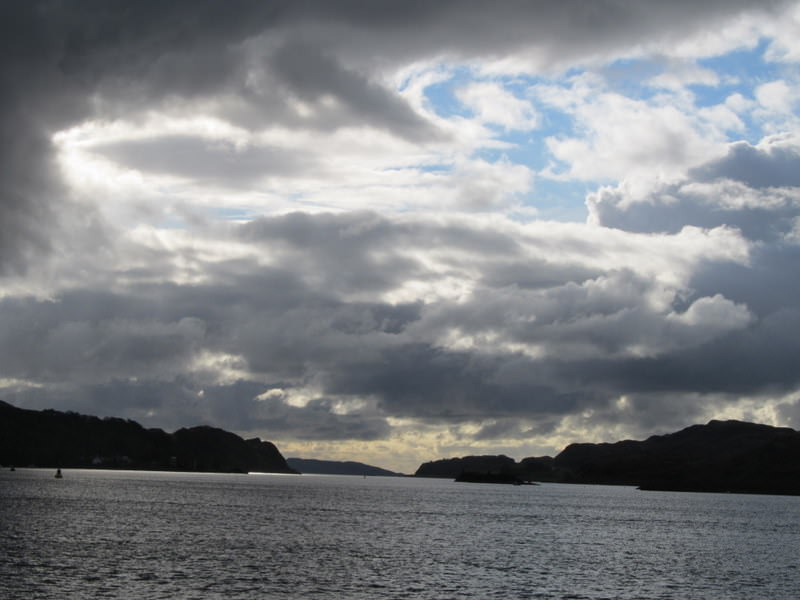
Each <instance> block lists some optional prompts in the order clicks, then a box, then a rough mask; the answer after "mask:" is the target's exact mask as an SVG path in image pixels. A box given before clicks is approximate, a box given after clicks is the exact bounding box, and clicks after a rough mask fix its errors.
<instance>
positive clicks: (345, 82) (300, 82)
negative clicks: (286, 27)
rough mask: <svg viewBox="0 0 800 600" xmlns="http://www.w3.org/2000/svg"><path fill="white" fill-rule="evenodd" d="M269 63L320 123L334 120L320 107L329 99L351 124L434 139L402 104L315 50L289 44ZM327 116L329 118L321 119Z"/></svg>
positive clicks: (422, 123) (300, 44)
mask: <svg viewBox="0 0 800 600" xmlns="http://www.w3.org/2000/svg"><path fill="white" fill-rule="evenodd" d="M271 61H272V66H273V68H274V72H275V74H276V75H277V76H278V79H279V80H280V82H282V83H284V84H285V85H286V86H287V87H288V89H289V91H290V92H291V93H292V94H294V95H296V96H298V97H299V98H300V99H302V100H304V101H307V102H312V103H315V104H316V108H317V110H320V109H321V110H322V113H323V116H322V117H321V118H319V119H320V120H321V121H327V120H329V119H330V117H334V118H335V117H337V115H336V112H335V111H331V109H326V105H325V103H324V100H325V99H326V97H332V98H334V99H335V100H336V101H337V102H338V103H340V104H342V105H343V106H344V107H345V110H346V111H347V113H349V121H350V122H351V123H358V124H363V123H368V124H372V125H378V126H379V127H387V126H388V127H389V128H390V129H391V130H393V131H395V132H397V133H399V134H400V135H402V136H403V137H406V138H409V139H412V140H423V139H426V138H431V137H433V136H435V131H434V129H433V127H432V126H431V125H430V124H429V123H427V122H426V121H425V120H423V119H422V118H421V117H420V116H418V115H417V113H415V112H414V111H413V110H412V109H411V107H410V106H408V104H406V102H405V101H403V100H401V99H400V98H399V97H398V96H396V95H395V94H393V93H391V92H390V91H389V90H387V89H385V88H383V87H381V86H380V85H378V84H377V83H375V82H372V81H370V80H369V79H367V77H365V76H364V75H361V74H359V73H357V72H355V71H352V70H349V69H346V68H344V67H343V66H341V65H340V64H339V63H338V61H337V60H336V59H335V58H334V57H332V56H330V55H326V54H325V53H324V52H323V51H321V50H320V49H319V48H316V47H314V46H311V45H309V44H305V43H298V42H290V43H288V44H286V45H284V46H282V47H281V48H279V49H278V51H277V52H276V53H275V54H274V55H273V56H272V57H271ZM331 112H333V114H332V115H330V117H326V116H325V113H331ZM340 119H341V116H339V117H338V119H337V120H340Z"/></svg>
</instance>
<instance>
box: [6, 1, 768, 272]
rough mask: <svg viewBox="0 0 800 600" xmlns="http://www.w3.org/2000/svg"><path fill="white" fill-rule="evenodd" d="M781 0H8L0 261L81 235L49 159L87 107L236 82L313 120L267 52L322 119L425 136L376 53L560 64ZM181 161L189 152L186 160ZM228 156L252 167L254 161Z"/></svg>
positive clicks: (190, 95)
mask: <svg viewBox="0 0 800 600" xmlns="http://www.w3.org/2000/svg"><path fill="white" fill-rule="evenodd" d="M781 5H782V3H759V4H758V6H754V5H753V4H752V3H749V2H707V3H702V4H699V5H698V4H696V3H691V5H689V4H684V3H681V2H669V3H635V4H632V5H631V4H620V3H617V2H603V3H600V2H596V3H595V2H593V3H585V2H566V3H564V2H562V3H558V4H553V3H550V2H542V3H538V2H534V3H530V2H506V3H501V4H500V5H497V6H495V5H492V6H489V5H487V4H485V3H482V2H437V3H420V2H386V3H380V4H379V5H375V4H373V3H369V2H367V3H365V2H360V1H352V2H341V3H335V4H332V3H328V2H316V1H307V2H302V1H301V2H280V1H274V2H238V3H235V4H233V5H231V4H228V3H219V2H214V1H204V0H200V1H191V2H180V1H178V2H169V3H158V2H123V1H110V2H108V1H93V0H83V1H79V2H62V1H55V2H44V1H43V2H6V3H3V6H2V8H1V9H0V11H2V15H1V16H2V19H0V21H1V22H2V25H1V26H0V27H2V29H0V34H2V35H0V37H2V39H3V44H4V52H3V59H2V61H0V89H2V93H1V94H0V133H2V135H3V139H4V140H13V143H6V144H4V147H3V150H2V151H0V168H2V171H3V173H4V178H3V182H2V183H0V233H1V234H2V235H0V250H2V252H0V256H1V257H2V258H0V269H2V270H3V271H5V272H8V271H9V270H12V271H13V270H18V271H19V270H24V269H25V267H26V266H28V265H29V264H30V261H31V260H34V259H35V257H36V256H40V255H42V254H43V253H46V252H47V251H48V249H49V248H50V247H51V246H52V244H53V242H54V239H55V238H58V239H57V240H55V241H58V242H59V243H61V244H62V245H68V244H69V243H71V242H73V241H74V240H76V239H78V238H80V237H81V236H83V237H85V236H86V233H80V234H75V233H74V232H69V231H64V230H63V229H60V228H59V227H58V225H57V221H58V220H59V219H58V216H59V211H60V210H61V209H63V208H64V204H65V199H64V198H65V193H64V190H63V189H62V188H61V187H60V185H59V181H58V176H57V175H56V173H55V171H54V170H53V167H52V159H53V150H52V146H51V142H50V135H51V134H52V133H54V132H56V131H58V130H60V129H64V128H66V127H68V126H69V125H71V124H74V123H76V122H79V121H80V120H83V119H86V118H115V117H119V116H123V115H124V116H130V115H131V113H132V112H133V113H135V112H136V111H139V110H141V109H142V108H145V107H148V108H149V107H153V106H157V105H159V104H164V103H173V104H174V103H175V102H180V101H184V102H189V101H191V100H193V99H202V98H208V97H214V98H216V99H218V100H220V101H221V100H222V99H224V98H226V97H227V98H229V99H230V98H238V99H239V104H241V105H242V107H240V109H239V110H240V112H241V111H243V113H248V112H249V113H250V114H251V115H252V114H257V113H259V112H261V113H263V114H264V115H266V118H267V119H275V120H277V121H279V122H281V120H282V119H288V120H287V121H285V122H287V123H290V124H292V125H293V126H302V122H301V121H298V120H297V119H294V121H292V120H291V118H290V116H291V112H292V111H291V109H290V107H288V106H286V104H287V101H288V100H289V99H290V98H289V97H287V96H286V94H284V93H280V92H276V91H274V90H266V91H264V90H261V91H260V92H259V91H255V92H254V91H253V90H252V89H250V88H249V87H248V85H249V84H248V81H249V80H248V78H249V77H250V75H251V74H252V73H251V69H253V68H256V67H257V69H256V70H258V69H261V70H263V71H265V72H266V74H265V77H266V82H267V86H270V85H272V83H273V82H274V83H276V85H277V87H282V88H285V89H286V90H288V91H289V92H291V93H290V94H289V96H291V95H292V94H295V95H299V96H302V97H306V98H311V99H318V98H322V97H323V96H325V95H326V94H328V95H331V96H333V97H336V98H338V99H339V101H340V103H341V104H342V105H343V106H344V107H345V110H344V113H342V112H341V111H339V112H336V111H334V112H330V113H328V115H327V117H325V119H324V120H325V121H326V123H324V126H328V127H331V126H334V127H335V126H337V125H338V124H342V123H352V122H354V119H358V120H360V121H363V120H366V121H367V122H369V123H371V124H372V125H374V126H377V127H383V128H386V129H387V130H390V131H395V132H396V133H398V134H399V135H402V136H405V137H407V138H410V139H415V140H418V139H428V138H430V136H434V137H435V136H436V135H437V133H436V132H435V131H434V130H432V129H431V127H430V126H429V125H428V124H426V123H424V122H422V121H420V119H419V117H416V116H414V114H413V113H412V112H411V111H410V109H409V108H408V107H407V106H406V105H405V104H403V102H402V101H401V100H399V99H398V98H397V97H396V96H394V95H392V94H390V93H388V92H387V91H386V90H385V89H383V88H382V87H381V84H379V83H378V80H377V78H376V77H375V72H376V70H377V69H378V68H380V67H383V66H385V65H398V64H401V63H407V62H409V61H413V60H417V59H420V58H426V57H431V56H445V55H449V56H454V57H474V56H478V55H481V56H495V57H502V56H505V55H507V54H508V53H509V52H512V51H515V50H518V49H520V48H523V47H527V48H531V49H532V50H533V51H534V52H535V53H536V52H538V53H539V56H540V64H542V65H552V64H554V61H556V59H558V61H560V62H561V63H564V62H568V61H570V60H580V59H581V58H586V57H589V56H590V55H593V54H594V53H596V52H597V51H603V50H604V49H610V48H620V47H630V46H632V45H635V44H637V43H639V42H641V41H643V40H649V39H653V37H654V35H655V33H656V31H660V32H664V33H663V35H664V36H665V37H666V38H676V37H679V36H682V35H685V34H686V32H687V29H689V30H692V29H697V28H700V27H703V28H707V27H710V26H711V23H713V22H720V21H721V20H725V19H728V18H733V17H734V16H735V15H737V14H738V13H739V12H740V11H742V10H758V11H762V10H771V9H774V8H776V7H779V6H781ZM689 7H691V10H688V8H689ZM261 38H263V39H265V40H267V43H266V45H265V46H264V47H263V53H264V54H263V55H261V56H260V55H258V54H257V55H256V56H251V55H249V54H248V52H250V51H252V48H259V46H258V44H252V43H251V44H250V45H248V42H252V41H253V40H257V39H261ZM275 49H278V51H277V53H274V54H273V51H274V50H275ZM344 64H346V65H348V67H346V68H345V67H343V66H342V65H344ZM222 104H224V102H223V103H222ZM221 110H223V111H224V110H225V109H224V108H222V109H221ZM232 110H233V109H232ZM316 126H323V124H322V123H316ZM271 158H274V157H271ZM177 166H178V168H183V167H185V165H181V164H180V161H178V165H177ZM228 167H230V168H232V169H234V170H236V169H245V170H248V169H249V163H247V162H245V166H236V165H233V164H228ZM220 170H221V171H222V170H223V169H220ZM96 233H97V232H94V233H92V235H96Z"/></svg>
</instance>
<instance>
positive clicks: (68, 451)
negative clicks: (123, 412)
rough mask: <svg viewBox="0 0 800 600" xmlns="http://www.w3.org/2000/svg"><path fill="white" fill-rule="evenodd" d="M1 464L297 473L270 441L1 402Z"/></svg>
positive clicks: (193, 428)
mask: <svg viewBox="0 0 800 600" xmlns="http://www.w3.org/2000/svg"><path fill="white" fill-rule="evenodd" d="M0 464H2V465H16V466H39V467H73V468H77V467H104V468H123V469H153V470H179V471H208V472H235V473H246V472H248V471H261V472H268V473H296V471H295V470H293V469H292V468H291V467H289V465H288V464H287V463H286V460H285V459H284V458H283V456H282V455H281V453H280V451H279V450H278V449H277V448H276V447H275V445H274V444H273V443H272V442H267V441H262V440H260V439H259V438H253V439H249V440H245V439H243V438H241V437H239V436H238V435H236V434H235V433H231V432H229V431H224V430H222V429H218V428H215V427H208V426H199V427H189V428H183V429H179V430H177V431H176V432H175V433H172V434H169V433H166V432H165V431H163V430H161V429H145V428H144V427H142V426H141V425H139V424H138V423H136V422H135V421H131V420H126V419H119V418H115V417H107V418H104V419H101V418H99V417H93V416H89V415H81V414H78V413H74V412H60V411H56V410H42V411H38V410H27V409H22V408H17V407H15V406H12V405H11V404H8V403H7V402H3V401H0Z"/></svg>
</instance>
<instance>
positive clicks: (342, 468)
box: [286, 457, 404, 477]
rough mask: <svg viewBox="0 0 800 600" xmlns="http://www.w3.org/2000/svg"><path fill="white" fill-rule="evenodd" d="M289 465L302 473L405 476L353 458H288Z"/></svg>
mask: <svg viewBox="0 0 800 600" xmlns="http://www.w3.org/2000/svg"><path fill="white" fill-rule="evenodd" d="M286 462H287V463H288V464H289V466H290V467H291V468H293V469H295V470H297V471H300V472H301V473H309V474H311V473H313V474H318V475H369V476H370V477H404V475H403V474H402V473H395V472H394V471H389V470H387V469H381V468H380V467H374V466H372V465H366V464H364V463H360V462H354V461H351V460H347V461H339V460H318V459H316V458H293V457H290V458H287V459H286Z"/></svg>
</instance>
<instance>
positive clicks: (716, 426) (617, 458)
mask: <svg viewBox="0 0 800 600" xmlns="http://www.w3.org/2000/svg"><path fill="white" fill-rule="evenodd" d="M462 473H472V474H475V473H477V474H486V475H501V476H500V477H495V478H494V479H495V480H496V481H498V482H502V481H513V480H514V478H517V479H521V480H525V481H527V480H534V481H551V482H563V483H590V484H614V485H635V486H639V487H641V488H642V489H647V490H676V491H698V492H742V493H764V494H793V495H800V432H797V431H795V430H794V429H790V428H787V427H771V426H769V425H758V424H754V423H745V422H742V421H711V422H709V423H708V424H706V425H693V426H691V427H687V428H686V429H683V430H681V431H678V432H676V433H671V434H668V435H657V436H652V437H650V438H648V439H647V440H645V441H633V440H625V441H621V442H616V443H613V444H607V443H604V444H588V443H581V444H571V445H569V446H567V447H566V448H565V449H564V450H563V451H562V452H561V453H559V454H558V455H557V456H556V457H555V458H550V457H535V458H525V459H523V460H522V461H520V462H519V463H517V462H515V461H514V460H512V459H510V458H508V457H507V456H502V455H501V456H466V457H463V458H449V459H444V460H438V461H433V462H429V463H424V464H423V465H421V466H420V467H419V469H418V470H417V472H416V476H418V477H447V478H453V479H455V478H459V477H461V475H462ZM462 479H463V477H462ZM472 479H474V476H473V477H472Z"/></svg>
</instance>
